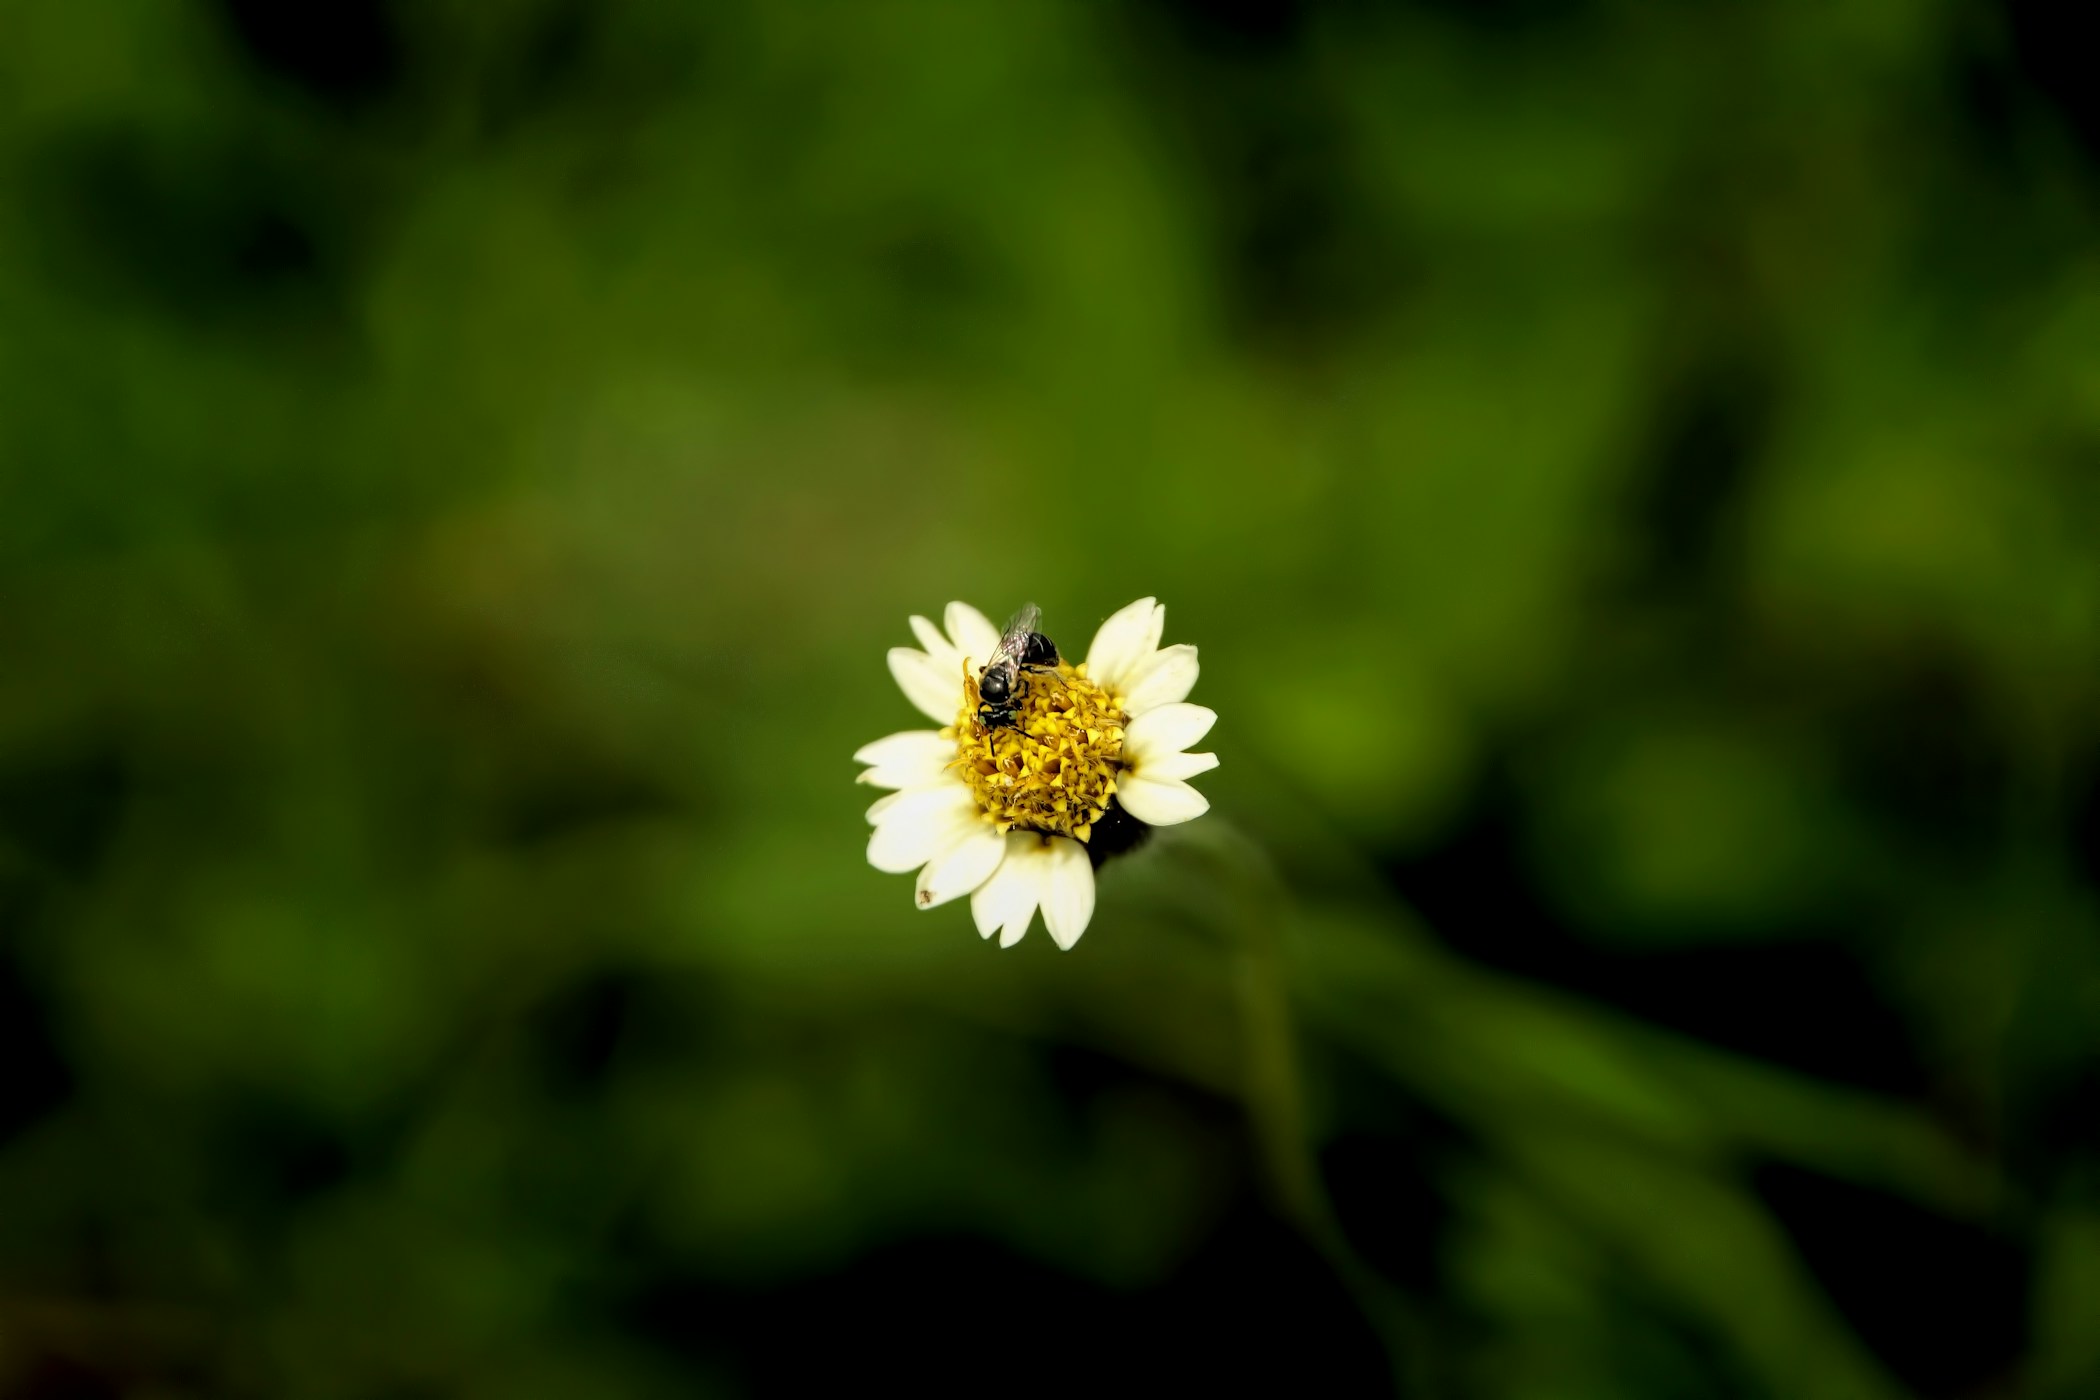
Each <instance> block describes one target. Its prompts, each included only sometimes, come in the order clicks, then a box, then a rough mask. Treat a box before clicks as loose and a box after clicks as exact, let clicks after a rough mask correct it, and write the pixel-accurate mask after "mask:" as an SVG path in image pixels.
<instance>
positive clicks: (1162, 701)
mask: <svg viewBox="0 0 2100 1400" xmlns="http://www.w3.org/2000/svg"><path fill="white" fill-rule="evenodd" d="M1199 669H1200V668H1199V667H1198V666H1197V664H1196V649H1195V648H1194V647H1192V646H1190V645H1189V644H1188V643H1186V642H1183V643H1182V644H1181V645H1180V646H1171V647H1167V648H1165V649H1164V650H1162V651H1156V652H1154V653H1153V654H1152V659H1151V660H1150V661H1146V662H1143V663H1141V664H1140V665H1139V666H1138V667H1137V668H1136V670H1134V671H1133V672H1132V673H1131V675H1130V677H1129V680H1128V683H1127V685H1126V687H1125V690H1124V695H1123V713H1124V714H1126V715H1129V716H1131V717H1132V718H1136V717H1137V716H1138V715H1141V714H1143V713H1145V711H1147V710H1156V709H1158V708H1159V707H1160V706H1161V705H1171V704H1173V703H1174V702H1175V701H1177V700H1186V699H1188V698H1189V692H1190V691H1191V690H1194V689H1195V688H1196V673H1197V671H1198V670H1199Z"/></svg>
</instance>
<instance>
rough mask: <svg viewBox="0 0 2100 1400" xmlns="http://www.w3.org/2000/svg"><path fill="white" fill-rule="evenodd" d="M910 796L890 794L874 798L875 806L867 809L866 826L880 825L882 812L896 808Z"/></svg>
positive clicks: (902, 793) (898, 793)
mask: <svg viewBox="0 0 2100 1400" xmlns="http://www.w3.org/2000/svg"><path fill="white" fill-rule="evenodd" d="M910 795H911V794H910V793H904V792H892V793H887V794H885V795H883V796H881V797H878V798H876V799H875V805H874V806H872V807H870V808H868V825H869V826H878V825H880V824H881V822H882V814H883V813H884V812H887V811H888V810H889V809H890V808H892V807H894V806H896V805H897V804H898V803H899V802H902V801H903V800H904V799H905V798H907V797H909V796H910Z"/></svg>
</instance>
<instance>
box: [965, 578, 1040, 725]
mask: <svg viewBox="0 0 2100 1400" xmlns="http://www.w3.org/2000/svg"><path fill="white" fill-rule="evenodd" d="M1042 620H1043V610H1042V609H1041V608H1038V607H1037V606H1036V605H1035V604H1033V603H1030V604H1029V605H1028V606H1027V607H1025V608H1022V609H1021V610H1020V611H1019V612H1017V613H1015V614H1014V617H1013V621H1011V622H1009V623H1007V624H1006V630H1005V631H1004V632H1002V633H1000V634H999V645H998V646H997V647H995V648H994V649H993V651H992V659H991V660H990V661H988V662H986V663H985V667H984V670H983V671H982V672H981V673H980V674H979V676H978V679H977V699H978V705H977V722H978V723H980V724H982V725H983V726H984V727H985V728H986V729H1012V728H1014V727H1015V717H1016V716H1017V715H1019V713H1020V704H1019V702H1020V698H1021V686H1022V683H1023V680H1022V673H1023V672H1024V671H1033V672H1037V673H1039V674H1042V673H1047V674H1050V675H1053V676H1054V675H1056V674H1057V643H1055V642H1053V641H1051V640H1050V639H1049V638H1048V637H1046V636H1044V635H1043V634H1042V633H1040V632H1038V631H1036V630H1035V629H1036V624H1037V623H1039V622H1041V621H1042Z"/></svg>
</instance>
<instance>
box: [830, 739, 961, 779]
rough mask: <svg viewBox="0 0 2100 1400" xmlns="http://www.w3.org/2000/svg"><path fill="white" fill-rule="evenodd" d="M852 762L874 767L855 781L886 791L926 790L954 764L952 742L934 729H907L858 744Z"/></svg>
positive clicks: (953, 743)
mask: <svg viewBox="0 0 2100 1400" xmlns="http://www.w3.org/2000/svg"><path fill="white" fill-rule="evenodd" d="M853 761H854V762H856V763H871V764H873V765H875V766H874V767H872V768H870V769H868V770H867V771H866V772H864V773H862V774H861V775H860V777H859V778H857V779H856V780H855V781H857V782H863V783H869V784H871V785H873V786H875V787H885V788H915V787H926V786H928V785H929V784H932V783H937V782H939V781H940V779H941V775H942V773H943V772H945V771H946V769H947V767H948V765H949V764H950V763H952V762H954V761H955V741H954V740H953V739H945V738H942V737H941V735H940V734H939V733H938V732H937V731H935V730H931V729H908V730H906V731H905V732H904V733H902V734H892V735H890V736H889V737H888V738H886V739H877V740H876V741H875V742H874V743H872V744H863V745H861V747H860V748H859V749H858V750H856V751H855V753H854V755H853Z"/></svg>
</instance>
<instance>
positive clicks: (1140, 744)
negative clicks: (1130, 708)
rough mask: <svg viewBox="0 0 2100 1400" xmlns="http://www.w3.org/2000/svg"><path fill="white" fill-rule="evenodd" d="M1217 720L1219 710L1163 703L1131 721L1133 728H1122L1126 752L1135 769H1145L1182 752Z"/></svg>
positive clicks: (1184, 703) (1208, 730)
mask: <svg viewBox="0 0 2100 1400" xmlns="http://www.w3.org/2000/svg"><path fill="white" fill-rule="evenodd" d="M1217 722H1218V712H1217V711H1216V710H1212V709H1206V708H1205V707H1204V706H1202V705H1191V704H1188V703H1187V702H1185V701H1184V702H1182V703H1180V704H1175V705H1161V706H1160V707H1159V708H1158V709H1156V710H1148V711H1146V712H1145V713H1144V714H1142V715H1139V716H1138V717H1137V718H1136V719H1134V720H1132V721H1131V722H1130V727H1129V728H1128V729H1126V730H1124V731H1123V753H1124V754H1125V756H1126V757H1127V758H1128V759H1129V761H1130V765H1131V766H1132V767H1133V768H1136V769H1139V770H1140V771H1142V770H1143V769H1144V767H1145V765H1146V764H1148V763H1157V762H1158V761H1159V760H1160V759H1162V758H1165V757H1166V756H1167V755H1168V754H1170V753H1180V752H1181V751H1182V750H1183V749H1185V748H1187V747H1188V746H1189V745H1190V744H1193V743H1195V742H1196V741H1197V740H1198V739H1201V738H1202V737H1203V736H1204V735H1206V734H1208V733H1210V727H1211V726H1212V725H1214V724H1216V723H1217Z"/></svg>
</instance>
